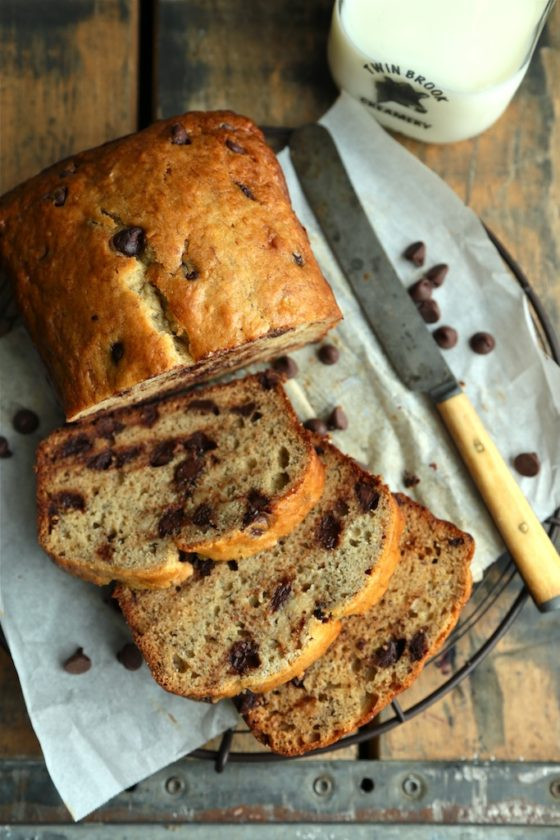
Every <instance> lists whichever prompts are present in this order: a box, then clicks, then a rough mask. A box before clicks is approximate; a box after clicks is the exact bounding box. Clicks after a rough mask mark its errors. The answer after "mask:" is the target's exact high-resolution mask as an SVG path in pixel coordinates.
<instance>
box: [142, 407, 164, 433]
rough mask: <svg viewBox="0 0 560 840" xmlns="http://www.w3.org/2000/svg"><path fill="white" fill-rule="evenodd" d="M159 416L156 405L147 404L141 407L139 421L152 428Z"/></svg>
mask: <svg viewBox="0 0 560 840" xmlns="http://www.w3.org/2000/svg"><path fill="white" fill-rule="evenodd" d="M158 418H159V412H158V410H157V408H156V406H155V405H145V406H143V407H142V408H141V409H140V416H139V418H138V422H139V424H140V425H141V426H146V428H148V429H151V428H152V426H153V425H154V423H155V422H156V420H158Z"/></svg>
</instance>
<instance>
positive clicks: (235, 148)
mask: <svg viewBox="0 0 560 840" xmlns="http://www.w3.org/2000/svg"><path fill="white" fill-rule="evenodd" d="M226 146H227V147H228V149H229V150H230V152H235V153H236V154H237V155H245V154H247V152H246V151H245V149H244V148H243V146H240V145H239V143H236V142H235V140H232V139H231V138H230V137H228V139H227V140H226Z"/></svg>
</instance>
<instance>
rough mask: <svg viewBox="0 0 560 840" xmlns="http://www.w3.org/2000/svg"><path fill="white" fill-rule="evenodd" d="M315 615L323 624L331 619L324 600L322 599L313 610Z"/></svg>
mask: <svg viewBox="0 0 560 840" xmlns="http://www.w3.org/2000/svg"><path fill="white" fill-rule="evenodd" d="M313 615H314V616H315V618H316V619H318V621H322V622H323V624H325V623H326V622H327V621H328V620H329V617H328V615H327V613H326V612H325V605H324V604H323V602H322V601H320V602H319V603H318V604H317V606H316V607H315V609H314V610H313Z"/></svg>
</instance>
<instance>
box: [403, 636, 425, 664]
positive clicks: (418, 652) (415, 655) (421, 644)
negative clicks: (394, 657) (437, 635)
mask: <svg viewBox="0 0 560 840" xmlns="http://www.w3.org/2000/svg"><path fill="white" fill-rule="evenodd" d="M427 652H428V640H427V638H426V634H425V633H424V631H423V630H418V631H417V632H416V633H415V634H414V636H413V637H412V639H411V640H410V642H409V644H408V655H409V656H410V658H411V660H412V661H413V662H419V661H420V659H422V658H423V657H424V656H425V655H426V654H427Z"/></svg>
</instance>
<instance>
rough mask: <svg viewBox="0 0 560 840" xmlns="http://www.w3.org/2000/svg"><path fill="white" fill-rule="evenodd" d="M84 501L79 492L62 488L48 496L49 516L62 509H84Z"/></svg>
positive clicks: (56, 513)
mask: <svg viewBox="0 0 560 840" xmlns="http://www.w3.org/2000/svg"><path fill="white" fill-rule="evenodd" d="M85 509H86V502H85V499H84V497H83V496H82V494H81V493H72V492H70V491H68V490H63V491H62V492H60V493H54V494H53V495H52V496H50V497H49V516H57V515H58V514H59V513H60V511H63V510H85Z"/></svg>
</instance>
